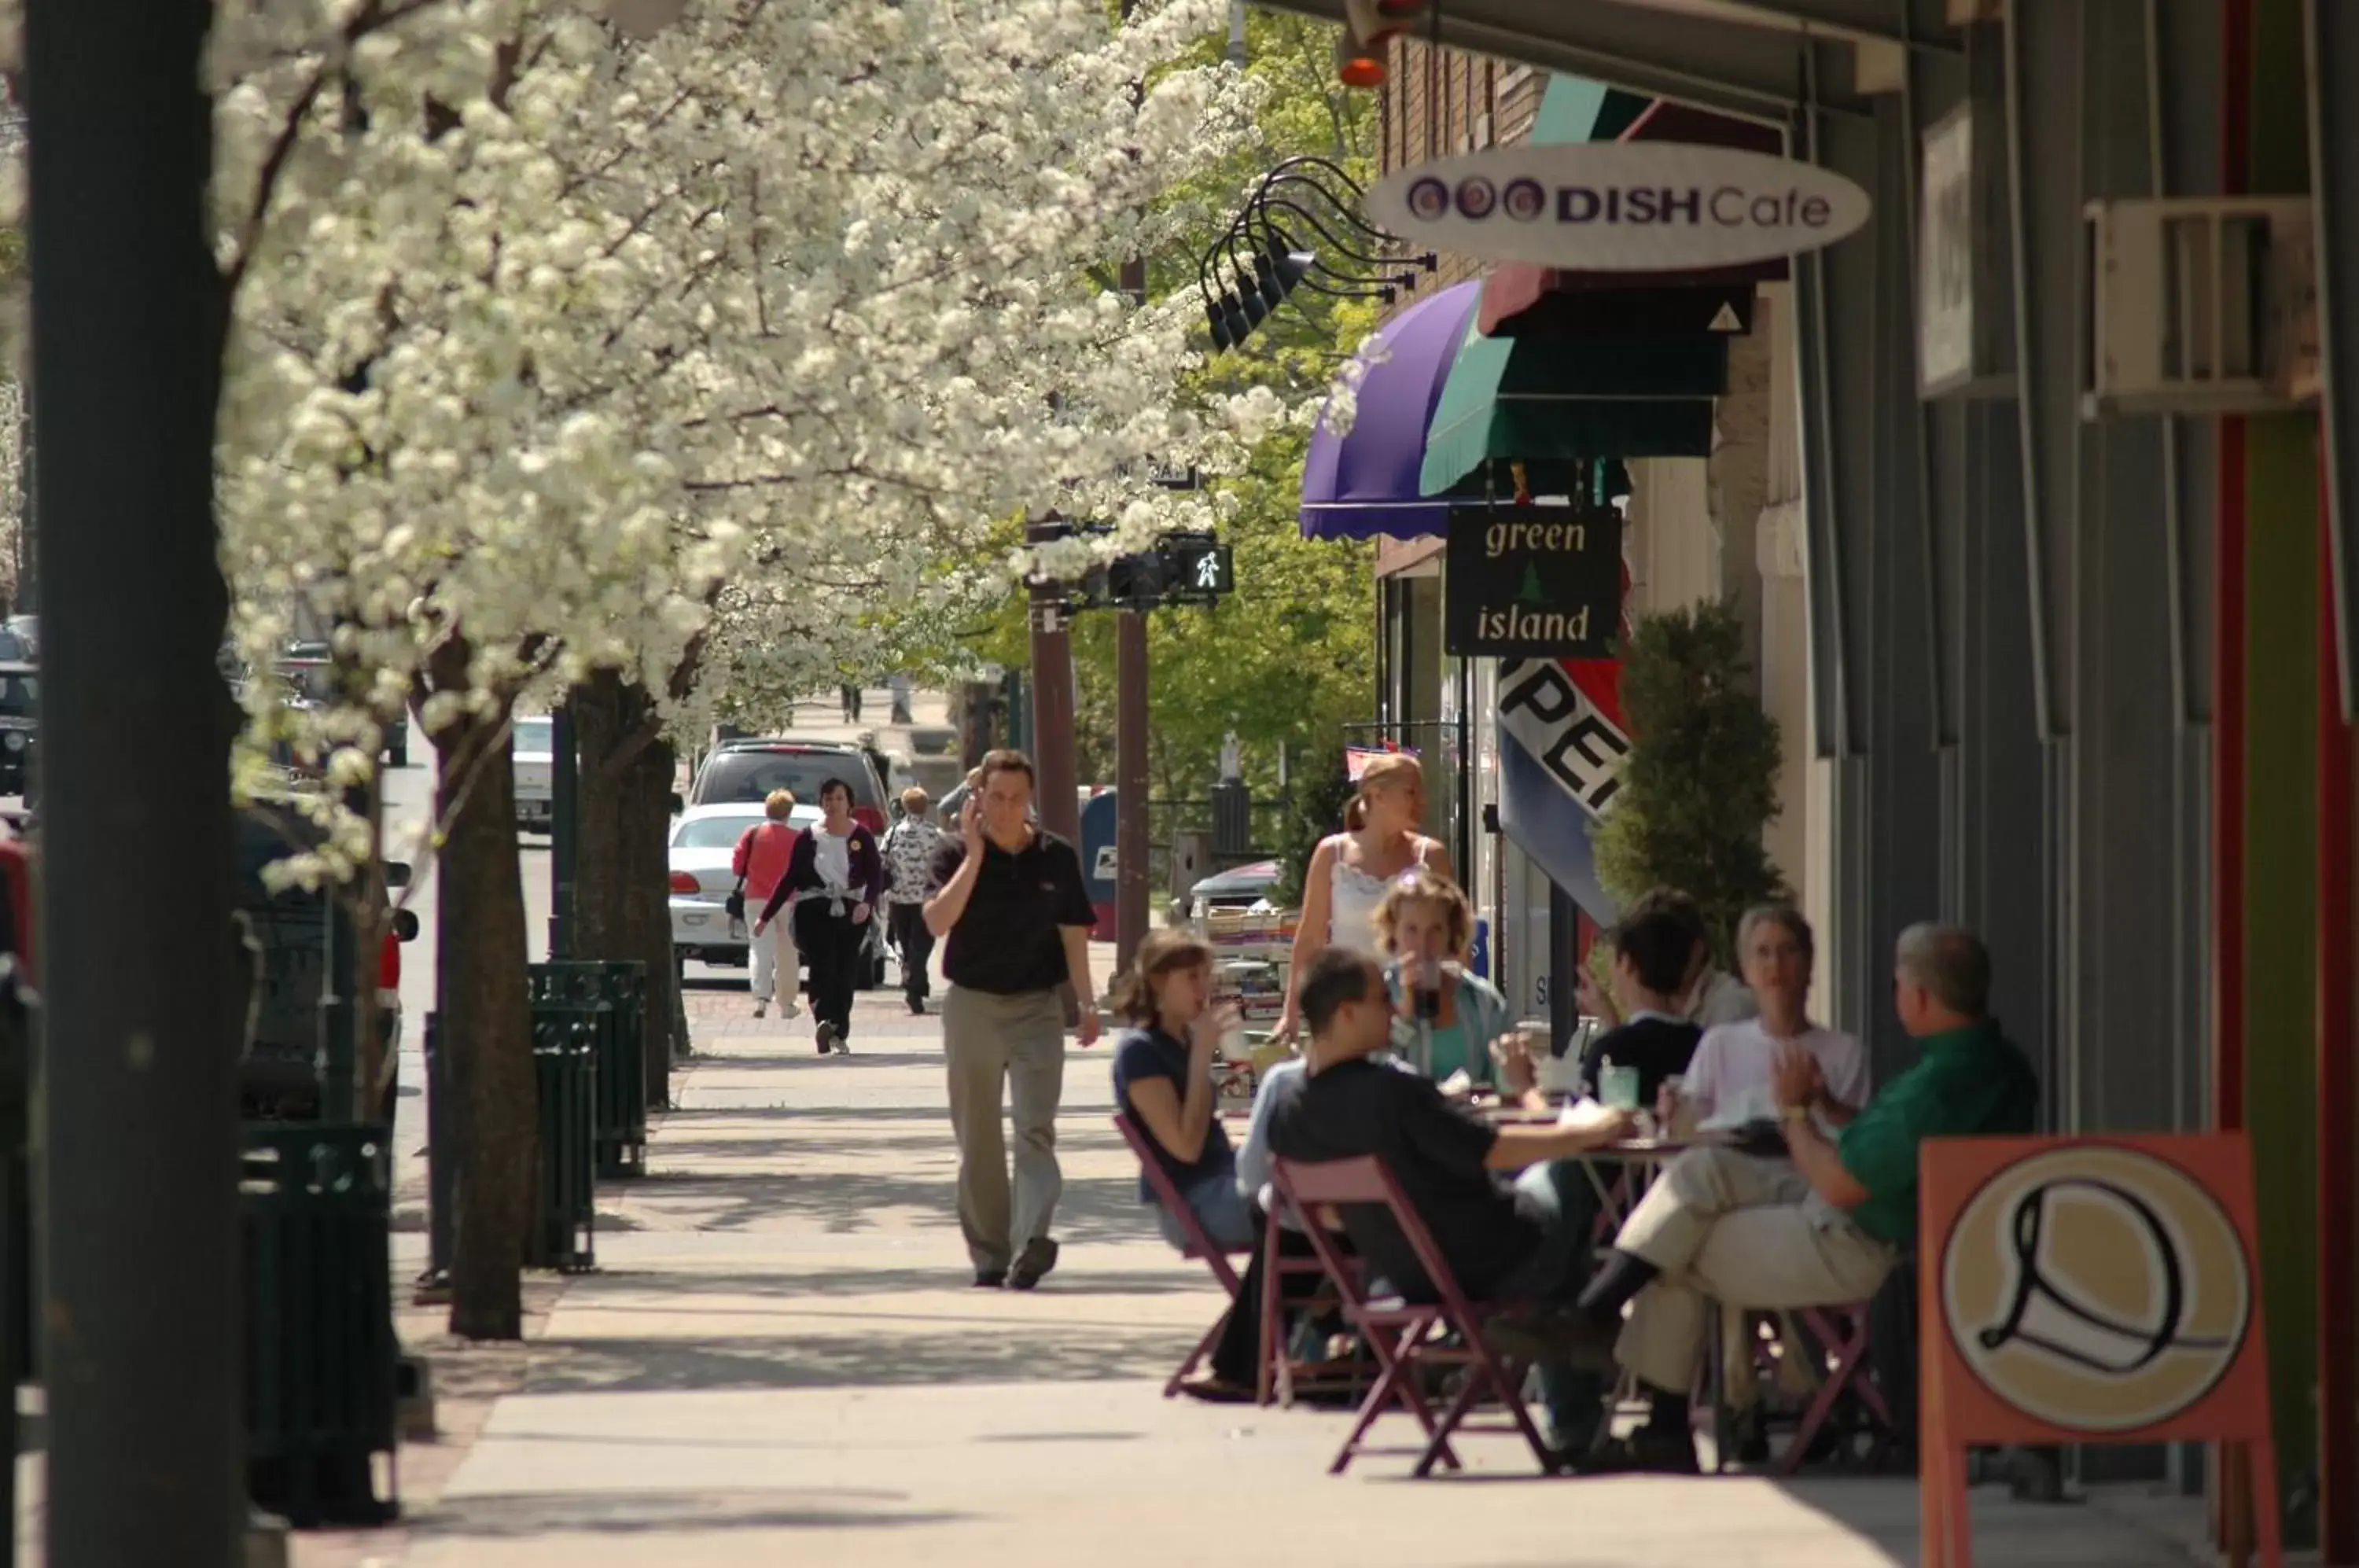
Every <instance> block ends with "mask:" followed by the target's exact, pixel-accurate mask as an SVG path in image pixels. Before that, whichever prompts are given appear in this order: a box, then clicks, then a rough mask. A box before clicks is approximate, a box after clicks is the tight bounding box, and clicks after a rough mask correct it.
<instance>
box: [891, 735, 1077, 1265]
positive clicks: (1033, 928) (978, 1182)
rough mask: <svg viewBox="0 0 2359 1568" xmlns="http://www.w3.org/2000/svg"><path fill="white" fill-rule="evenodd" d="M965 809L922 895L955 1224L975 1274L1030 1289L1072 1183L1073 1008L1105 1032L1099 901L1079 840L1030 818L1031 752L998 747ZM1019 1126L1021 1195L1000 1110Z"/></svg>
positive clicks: (1049, 1252)
mask: <svg viewBox="0 0 2359 1568" xmlns="http://www.w3.org/2000/svg"><path fill="white" fill-rule="evenodd" d="M977 772H978V773H979V774H980V775H981V777H980V779H978V780H977V782H976V786H975V788H974V789H971V790H969V791H968V793H967V798H966V801H965V803H964V804H963V805H962V806H961V808H960V809H959V833H958V838H957V841H956V842H955V843H951V844H945V845H943V846H942V849H941V851H940V853H939V854H938V855H937V856H936V857H935V861H934V874H933V881H934V884H935V886H937V887H940V889H941V890H940V892H938V893H936V894H935V895H934V896H933V897H932V898H929V899H927V900H926V929H927V930H928V931H931V932H933V934H934V935H936V936H938V937H941V938H943V939H945V945H944V947H943V950H942V975H943V978H945V979H947V980H948V981H949V982H950V994H949V995H948V996H945V997H944V998H943V1001H942V1049H943V1052H944V1054H945V1055H946V1056H948V1057H949V1059H950V1095H951V1129H952V1130H953V1131H954V1132H955V1133H956V1134H957V1135H958V1146H959V1179H958V1212H959V1228H960V1230H962V1232H964V1233H965V1236H966V1247H967V1254H968V1256H969V1257H970V1258H973V1262H974V1282H975V1284H976V1285H977V1286H978V1287H983V1288H985V1289H995V1288H996V1287H998V1286H1001V1285H1006V1286H1007V1287H1009V1288H1010V1289H1013V1290H1030V1289H1031V1288H1032V1287H1033V1286H1035V1285H1037V1284H1038V1283H1039V1282H1040V1277H1041V1276H1042V1275H1044V1274H1046V1273H1048V1272H1049V1269H1053V1268H1055V1267H1056V1266H1057V1243H1056V1240H1055V1238H1053V1237H1052V1236H1049V1221H1050V1220H1051V1218H1052V1217H1053V1216H1054V1215H1055V1214H1056V1209H1057V1197H1058V1194H1059V1192H1060V1191H1061V1190H1062V1188H1063V1185H1064V1177H1063V1174H1062V1173H1061V1172H1060V1171H1059V1170H1058V1168H1057V1107H1058V1105H1059V1103H1060V1100H1061V1099H1062V1098H1063V1095H1064V1086H1065V1009H1066V1003H1067V996H1068V994H1069V993H1070V995H1071V999H1072V1001H1073V1002H1074V1003H1075V1004H1076V1007H1075V1028H1074V1033H1075V1036H1076V1038H1077V1039H1078V1040H1080V1041H1081V1043H1082V1045H1084V1046H1088V1045H1093V1044H1095V1043H1096V1041H1097V1038H1098V1007H1097V992H1096V990H1095V988H1094V987H1093V985H1091V983H1090V948H1089V941H1090V932H1091V931H1092V929H1093V928H1094V927H1095V926H1096V924H1097V910H1096V909H1094V908H1093V907H1092V905H1091V903H1090V895H1089V888H1088V887H1087V885H1086V884H1084V883H1083V881H1082V857H1081V855H1079V854H1077V853H1076V852H1075V851H1074V849H1073V846H1072V845H1071V844H1068V843H1066V842H1065V841H1064V840H1063V839H1060V838H1059V837H1057V836H1056V835H1055V834H1054V833H1047V832H1044V831H1043V830H1041V829H1040V828H1038V827H1037V826H1035V825H1034V823H1033V822H1032V792H1033V789H1034V786H1035V780H1034V778H1033V772H1032V763H1031V761H1030V759H1029V758H1027V757H1025V755H1024V754H1023V753H1022V752H1020V751H995V752H992V753H991V754H989V755H988V756H986V757H984V759H983V766H982V767H981V768H979V769H977ZM1004 1103H1006V1104H1010V1105H1011V1108H1012V1112H1013V1116H1012V1119H1013V1120H1014V1122H1015V1124H1016V1171H1015V1192H1014V1203H1013V1205H1012V1206H1011V1204H1010V1202H1009V1183H1008V1162H1007V1150H1006V1138H1005V1136H1004V1134H1003V1132H1002V1130H1001V1127H1000V1118H1001V1115H1002V1105H1003V1104H1004Z"/></svg>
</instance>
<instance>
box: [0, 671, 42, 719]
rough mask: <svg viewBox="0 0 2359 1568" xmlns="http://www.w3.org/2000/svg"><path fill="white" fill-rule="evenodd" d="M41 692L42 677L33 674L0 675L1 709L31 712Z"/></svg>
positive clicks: (9, 711)
mask: <svg viewBox="0 0 2359 1568" xmlns="http://www.w3.org/2000/svg"><path fill="white" fill-rule="evenodd" d="M40 694H41V683H40V679H39V677H38V676H33V675H9V676H0V710H5V712H8V713H31V712H32V711H33V703H34V702H35V701H36V700H38V698H39V696H40Z"/></svg>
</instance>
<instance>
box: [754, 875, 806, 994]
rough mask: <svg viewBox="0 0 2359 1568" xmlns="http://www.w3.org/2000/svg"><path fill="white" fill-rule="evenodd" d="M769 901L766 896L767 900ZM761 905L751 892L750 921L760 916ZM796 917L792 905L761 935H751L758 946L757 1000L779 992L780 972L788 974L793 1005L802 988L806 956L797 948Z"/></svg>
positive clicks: (755, 967)
mask: <svg viewBox="0 0 2359 1568" xmlns="http://www.w3.org/2000/svg"><path fill="white" fill-rule="evenodd" d="M768 901H769V900H767V899H764V900H763V903H767V902H768ZM761 907H762V906H761V905H760V904H756V902H754V900H753V898H752V897H751V896H750V895H749V896H748V897H747V898H746V899H745V908H746V919H747V921H748V922H749V923H750V922H751V921H752V920H754V919H756V911H758V910H759V909H761ZM794 916H795V910H794V906H793V905H791V904H789V905H788V906H787V907H786V908H785V909H780V910H779V911H778V918H777V920H772V921H771V922H770V923H769V925H768V927H767V928H766V929H765V930H764V931H763V932H762V934H761V935H759V936H756V937H749V941H750V942H751V943H752V946H753V949H754V954H753V957H754V1000H756V1001H757V1002H766V1001H768V1000H769V999H770V998H771V997H773V996H777V994H778V977H779V976H780V975H784V976H785V977H786V982H787V998H788V1003H789V1004H791V1003H792V1001H793V999H794V995H795V992H796V991H797V990H798V989H799V987H800V984H801V981H802V969H803V955H802V954H801V953H798V952H796V951H795V919H794Z"/></svg>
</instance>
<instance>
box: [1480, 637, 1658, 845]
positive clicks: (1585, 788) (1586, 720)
mask: <svg viewBox="0 0 2359 1568" xmlns="http://www.w3.org/2000/svg"><path fill="white" fill-rule="evenodd" d="M1621 688H1622V665H1621V661H1620V660H1619V659H1562V660H1556V659H1501V660H1500V661H1499V735H1500V740H1501V743H1502V744H1503V745H1512V746H1517V747H1518V748H1519V749H1521V750H1522V751H1523V752H1525V753H1526V754H1527V755H1528V756H1529V757H1531V758H1532V760H1534V761H1536V762H1538V764H1539V765H1540V768H1541V770H1542V771H1543V772H1545V773H1546V774H1547V775H1548V777H1549V779H1551V780H1553V781H1554V782H1555V784H1556V785H1557V787H1558V788H1559V789H1561V790H1563V792H1564V793H1565V794H1567V795H1569V796H1571V798H1572V801H1573V803H1574V804H1576V805H1578V806H1579V807H1580V808H1581V809H1582V811H1584V812H1586V813H1587V814H1588V815H1589V816H1591V817H1593V818H1596V819H1599V820H1601V821H1602V820H1603V818H1604V816H1605V814H1606V813H1607V812H1608V811H1612V810H1613V809H1614V795H1615V794H1616V793H1618V792H1619V791H1620V789H1621V788H1622V759H1623V758H1624V757H1627V756H1629V755H1630V732H1629V730H1628V728H1627V726H1626V725H1625V724H1624V722H1623V719H1622V711H1621V710H1622V690H1621Z"/></svg>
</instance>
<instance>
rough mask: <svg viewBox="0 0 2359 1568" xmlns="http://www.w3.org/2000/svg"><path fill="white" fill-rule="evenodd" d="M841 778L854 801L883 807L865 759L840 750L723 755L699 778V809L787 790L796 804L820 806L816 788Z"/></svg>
mask: <svg viewBox="0 0 2359 1568" xmlns="http://www.w3.org/2000/svg"><path fill="white" fill-rule="evenodd" d="M829 779H843V781H844V782H845V783H846V784H849V785H851V786H852V803H853V805H854V806H870V807H876V808H879V809H881V807H882V804H883V802H881V801H879V800H877V798H876V789H875V783H874V781H873V779H872V776H871V775H870V773H869V771H868V769H867V768H866V767H864V765H863V759H862V758H860V757H856V756H854V757H847V756H845V755H844V754H843V752H840V751H724V752H723V753H721V755H719V756H718V757H714V758H713V759H712V761H710V762H708V763H706V764H705V765H704V773H703V776H702V777H701V778H700V779H698V780H697V785H696V799H697V801H698V803H699V804H701V805H711V806H718V805H725V804H727V803H728V802H730V801H732V800H767V799H768V798H769V795H770V791H771V790H773V789H791V790H793V791H794V796H795V803H796V804H797V805H802V806H816V805H818V804H819V791H820V786H821V785H823V784H825V783H826V782H827V781H828V780H829Z"/></svg>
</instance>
